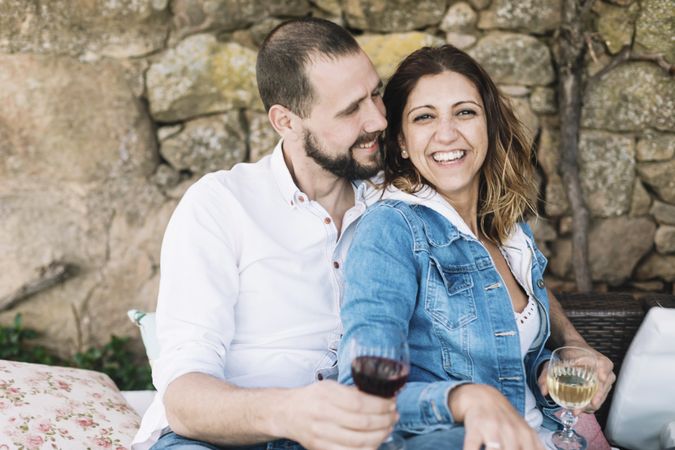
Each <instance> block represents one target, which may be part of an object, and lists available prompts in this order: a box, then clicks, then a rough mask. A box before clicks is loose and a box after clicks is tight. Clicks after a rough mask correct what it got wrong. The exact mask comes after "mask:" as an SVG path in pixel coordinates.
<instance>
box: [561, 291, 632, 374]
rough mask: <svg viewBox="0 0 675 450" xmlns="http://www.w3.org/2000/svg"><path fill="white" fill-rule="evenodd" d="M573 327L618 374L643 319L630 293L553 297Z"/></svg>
mask: <svg viewBox="0 0 675 450" xmlns="http://www.w3.org/2000/svg"><path fill="white" fill-rule="evenodd" d="M556 297H557V298H558V300H560V304H561V305H562V307H563V308H564V309H565V313H566V314H567V317H568V318H569V319H570V321H571V322H572V324H574V327H575V328H576V329H577V331H579V333H580V334H581V335H582V336H583V337H584V339H586V341H587V342H588V343H589V344H590V345H591V346H592V347H593V348H595V349H596V350H597V351H599V352H600V353H602V354H603V355H605V356H607V357H608V358H609V359H611V360H612V362H613V363H614V368H615V369H614V371H615V372H616V373H618V371H619V369H620V368H621V363H622V362H623V358H624V356H625V354H626V351H627V350H628V346H629V345H630V343H631V341H632V340H633V336H635V332H636V331H637V330H638V328H639V327H640V324H641V323H642V319H643V318H644V316H645V312H644V310H643V307H642V304H641V303H640V301H638V300H636V299H635V298H634V297H633V296H632V295H630V294H623V293H616V292H611V293H589V294H556Z"/></svg>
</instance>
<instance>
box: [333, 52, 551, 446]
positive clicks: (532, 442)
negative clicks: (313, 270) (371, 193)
mask: <svg viewBox="0 0 675 450" xmlns="http://www.w3.org/2000/svg"><path fill="white" fill-rule="evenodd" d="M384 103H385V106H386V109H387V121H388V123H389V125H388V128H387V134H386V137H385V147H384V182H383V191H382V198H383V199H384V200H383V201H380V202H378V203H377V204H376V205H374V206H373V207H372V208H371V209H370V210H369V211H368V212H367V213H366V214H365V215H364V216H363V217H362V219H361V222H360V223H359V226H358V229H357V231H356V234H355V236H354V241H353V244H352V247H351V250H350V252H349V256H348V259H347V261H346V266H345V277H346V280H347V284H346V290H345V299H344V303H343V306H342V312H341V314H342V320H343V325H344V331H345V334H344V337H343V340H342V342H343V343H345V342H348V341H349V339H350V337H351V336H353V335H354V334H355V333H357V332H358V331H359V330H360V329H363V328H370V329H372V328H373V327H379V328H384V329H388V330H390V331H391V332H392V333H394V332H396V331H400V332H401V333H403V335H405V336H408V342H409V345H410V360H411V369H410V375H409V382H408V383H407V384H406V386H405V388H404V389H403V390H402V391H401V392H400V393H399V396H398V400H397V404H398V410H399V414H400V416H401V419H400V421H399V425H398V429H399V431H402V432H408V433H412V434H424V433H429V432H432V431H434V430H438V429H439V428H444V427H445V428H452V427H453V426H459V425H464V428H465V432H466V437H465V442H464V448H466V449H476V450H478V448H479V447H480V446H481V445H484V446H485V448H488V449H490V448H492V449H498V448H501V449H542V448H544V444H543V443H544V442H546V439H547V438H548V437H549V436H550V431H548V430H549V429H554V428H556V427H557V423H556V422H557V419H556V418H555V417H554V415H553V413H554V412H555V410H556V409H557V407H556V405H555V404H554V403H552V402H550V401H547V400H546V398H545V397H544V396H543V395H542V393H541V389H540V387H539V384H538V378H539V376H540V370H541V369H542V367H543V363H544V362H545V361H546V360H547V359H548V358H549V357H550V352H549V351H548V350H546V349H545V348H544V343H545V342H546V339H547V338H548V336H549V320H548V313H549V312H548V298H547V292H546V290H545V288H544V283H543V272H544V267H545V265H546V259H545V258H544V256H543V255H542V254H541V253H540V252H539V250H538V249H537V248H536V245H535V243H534V239H533V236H532V232H531V230H530V228H529V227H528V226H527V225H526V224H525V223H524V222H523V220H524V219H525V217H526V216H528V215H531V214H535V202H536V194H537V186H536V184H535V176H534V168H533V165H532V162H531V151H530V145H529V143H528V142H527V141H526V139H525V138H524V135H523V132H522V129H521V126H520V124H519V122H518V120H517V119H516V117H515V115H514V114H513V112H512V110H511V109H510V108H509V106H508V105H507V103H506V102H505V101H504V100H503V99H502V97H501V96H500V94H499V92H498V90H497V88H496V86H495V85H494V83H493V82H492V80H491V79H490V77H489V76H488V75H487V73H486V72H485V71H484V70H483V69H482V68H481V67H480V65H478V64H477V63H476V62H475V61H474V60H473V59H472V58H471V57H470V56H468V55H467V54H466V53H464V52H462V51H460V50H458V49H456V48H454V47H452V46H449V45H446V46H442V47H439V48H428V47H425V48H422V49H420V50H418V51H416V52H414V53H412V54H411V55H410V56H408V57H407V58H406V59H405V60H404V61H403V62H402V63H401V64H400V66H399V68H398V70H397V71H396V73H395V74H394V76H393V77H392V78H391V80H390V81H389V83H388V85H387V88H386V90H385V93H384ZM343 347H345V346H341V348H340V357H339V361H340V374H341V379H342V381H346V382H351V377H350V360H349V357H348V355H347V353H346V352H347V350H346V348H343ZM542 380H543V377H542Z"/></svg>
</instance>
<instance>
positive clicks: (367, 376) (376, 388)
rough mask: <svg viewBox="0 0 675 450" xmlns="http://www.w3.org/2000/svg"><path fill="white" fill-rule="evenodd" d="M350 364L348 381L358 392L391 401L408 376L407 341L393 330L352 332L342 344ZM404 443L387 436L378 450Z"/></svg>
mask: <svg viewBox="0 0 675 450" xmlns="http://www.w3.org/2000/svg"><path fill="white" fill-rule="evenodd" d="M346 345H347V349H348V356H349V358H350V359H351V361H352V378H353V379H354V384H356V386H357V387H358V388H359V390H361V391H363V392H365V393H367V394H371V395H376V396H378V397H384V398H391V397H393V396H394V395H396V393H397V392H398V391H399V389H401V388H402V387H403V385H404V384H405V382H406V381H407V379H408V373H409V372H410V360H409V354H408V341H407V339H406V337H405V336H404V335H403V334H402V333H400V332H399V331H396V330H391V331H387V330H375V329H373V328H372V327H368V328H360V329H357V330H355V331H354V332H353V333H352V334H351V335H350V336H349V337H348V342H347V343H346ZM403 449H405V441H404V440H403V438H401V437H400V436H399V435H397V434H394V433H392V434H390V435H389V437H387V439H386V440H385V441H384V442H383V443H382V445H380V447H379V450H403Z"/></svg>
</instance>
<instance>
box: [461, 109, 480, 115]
mask: <svg viewBox="0 0 675 450" xmlns="http://www.w3.org/2000/svg"><path fill="white" fill-rule="evenodd" d="M457 115H458V116H475V115H476V111H474V110H473V109H463V110H461V111H459V112H458V113H457Z"/></svg>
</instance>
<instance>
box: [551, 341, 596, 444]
mask: <svg viewBox="0 0 675 450" xmlns="http://www.w3.org/2000/svg"><path fill="white" fill-rule="evenodd" d="M597 367H598V362H597V359H596V358H595V355H594V354H593V353H592V352H591V351H590V350H587V349H584V348H580V347H560V348H557V349H555V350H554V351H553V354H552V355H551V360H550V361H549V363H548V372H547V374H546V385H547V386H548V392H549V395H550V396H551V397H553V400H554V401H555V402H556V403H557V404H559V405H560V406H562V407H563V409H564V410H563V413H562V415H561V416H560V418H561V420H562V423H563V426H564V428H563V429H562V430H560V431H556V432H555V433H553V444H554V445H555V446H556V448H557V449H558V450H585V449H586V447H587V443H586V439H584V437H583V436H580V435H579V434H577V433H576V432H575V431H574V430H573V427H574V424H575V423H576V422H577V418H576V416H575V415H574V414H573V413H572V411H574V410H575V409H581V408H585V407H586V406H588V404H589V403H590V402H591V399H592V398H593V396H594V395H595V391H597V390H598V369H597Z"/></svg>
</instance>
